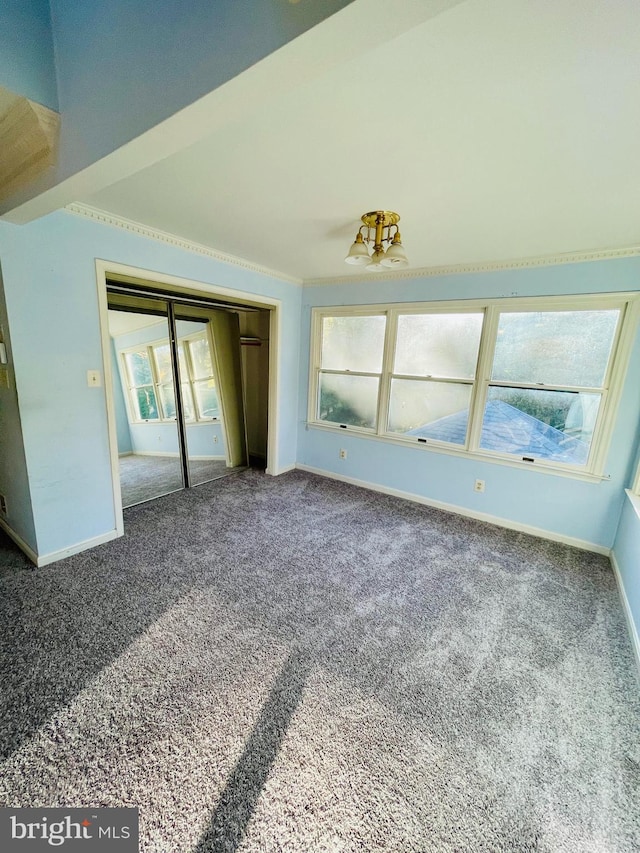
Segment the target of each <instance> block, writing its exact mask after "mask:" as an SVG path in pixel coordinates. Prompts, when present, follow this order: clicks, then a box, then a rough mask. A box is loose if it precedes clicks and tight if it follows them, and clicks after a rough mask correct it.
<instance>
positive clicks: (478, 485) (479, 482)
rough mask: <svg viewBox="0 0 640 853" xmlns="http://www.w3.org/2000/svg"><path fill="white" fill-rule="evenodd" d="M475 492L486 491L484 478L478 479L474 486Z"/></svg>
mask: <svg viewBox="0 0 640 853" xmlns="http://www.w3.org/2000/svg"><path fill="white" fill-rule="evenodd" d="M473 491H474V492H484V480H476V482H475V484H474V486H473Z"/></svg>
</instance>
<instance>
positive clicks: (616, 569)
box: [611, 551, 640, 676]
mask: <svg viewBox="0 0 640 853" xmlns="http://www.w3.org/2000/svg"><path fill="white" fill-rule="evenodd" d="M611 565H612V566H613V573H614V575H615V578H616V582H617V584H618V592H619V593H620V601H621V602H622V609H623V610H624V615H625V618H626V620H627V628H628V630H629V638H630V639H631V645H632V647H633V653H634V655H635V659H636V666H637V667H638V675H639V676H640V636H638V627H637V625H636V623H635V622H634V620H633V614H632V612H631V605H630V604H629V599H628V598H627V591H626V590H625V588H624V582H623V580H622V573H621V572H620V566H619V565H618V561H617V560H616V555H615V552H614V551H612V552H611Z"/></svg>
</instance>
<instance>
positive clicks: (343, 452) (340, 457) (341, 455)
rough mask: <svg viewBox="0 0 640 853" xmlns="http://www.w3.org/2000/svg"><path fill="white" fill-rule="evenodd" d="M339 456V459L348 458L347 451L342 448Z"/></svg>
mask: <svg viewBox="0 0 640 853" xmlns="http://www.w3.org/2000/svg"><path fill="white" fill-rule="evenodd" d="M338 458H339V459H346V458H347V451H346V450H345V449H344V448H342V449H341V450H340V452H339V453H338Z"/></svg>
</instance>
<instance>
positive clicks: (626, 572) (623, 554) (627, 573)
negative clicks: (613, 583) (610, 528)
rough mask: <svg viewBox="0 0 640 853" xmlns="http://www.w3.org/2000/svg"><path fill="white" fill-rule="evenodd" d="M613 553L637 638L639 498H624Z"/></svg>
mask: <svg viewBox="0 0 640 853" xmlns="http://www.w3.org/2000/svg"><path fill="white" fill-rule="evenodd" d="M613 553H614V556H615V560H616V564H617V566H618V569H619V571H620V579H621V581H622V584H623V586H624V591H625V594H626V596H627V601H628V602H629V609H630V611H631V617H632V619H633V622H634V625H635V630H636V638H637V637H640V498H635V499H632V498H626V499H625V502H624V505H623V507H622V516H621V517H620V526H619V527H618V533H617V535H616V541H615V544H614V547H613Z"/></svg>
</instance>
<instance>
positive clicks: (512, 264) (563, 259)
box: [303, 246, 640, 287]
mask: <svg viewBox="0 0 640 853" xmlns="http://www.w3.org/2000/svg"><path fill="white" fill-rule="evenodd" d="M638 256H640V246H629V247H627V248H622V249H601V250H599V251H592V252H567V253H565V254H560V255H541V256H539V257H535V258H518V259H515V260H507V261H486V262H484V261H483V262H481V263H475V264H449V265H446V266H440V267H421V268H418V269H404V270H398V271H397V272H391V271H390V272H380V273H361V274H360V275H348V274H346V275H344V276H333V277H331V278H308V279H305V280H304V282H303V285H304V287H317V286H318V285H331V284H360V283H363V282H367V281H369V282H370V281H398V280H401V279H414V278H432V277H434V276H443V275H462V274H465V273H479V272H497V271H500V270H519V269H532V268H534V267H553V266H558V265H559V264H582V263H587V262H589V261H609V260H613V259H615V258H636V257H638Z"/></svg>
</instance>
